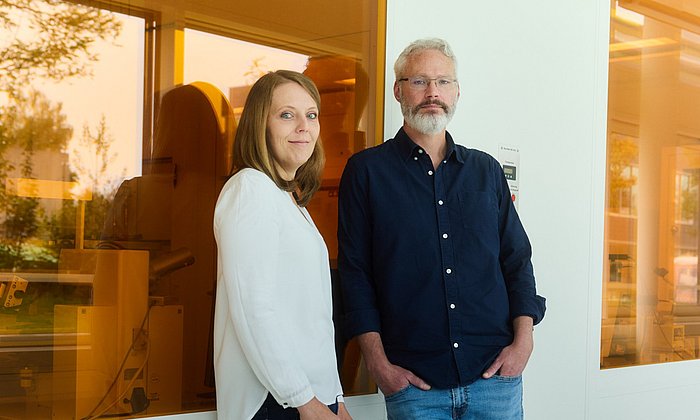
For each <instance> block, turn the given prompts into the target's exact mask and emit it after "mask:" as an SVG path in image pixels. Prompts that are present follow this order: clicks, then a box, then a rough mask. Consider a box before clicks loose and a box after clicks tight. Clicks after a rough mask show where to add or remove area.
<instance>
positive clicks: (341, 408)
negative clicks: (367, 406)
mask: <svg viewBox="0 0 700 420" xmlns="http://www.w3.org/2000/svg"><path fill="white" fill-rule="evenodd" d="M338 418H339V419H341V420H352V417H350V413H348V410H347V409H346V408H345V404H344V403H338Z"/></svg>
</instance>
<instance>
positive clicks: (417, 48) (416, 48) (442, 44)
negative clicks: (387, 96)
mask: <svg viewBox="0 0 700 420" xmlns="http://www.w3.org/2000/svg"><path fill="white" fill-rule="evenodd" d="M425 50H438V51H440V52H441V53H443V54H445V56H446V57H447V58H449V59H450V60H452V64H454V66H455V73H457V57H455V54H454V53H453V52H452V48H450V44H448V43H447V41H445V40H444V39H440V38H423V39H417V40H415V41H413V42H411V43H410V44H409V45H408V47H406V48H404V50H403V51H402V52H401V54H399V57H398V58H397V59H396V62H395V63H394V75H395V76H396V79H399V78H400V77H402V76H403V75H402V74H401V73H403V70H404V68H405V67H406V62H407V61H408V57H410V56H412V55H413V54H417V53H419V52H422V51H425Z"/></svg>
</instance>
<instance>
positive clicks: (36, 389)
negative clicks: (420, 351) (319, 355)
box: [0, 0, 384, 418]
mask: <svg viewBox="0 0 700 420" xmlns="http://www.w3.org/2000/svg"><path fill="white" fill-rule="evenodd" d="M25 3H26V2H25ZM25 3H22V4H21V5H20V3H19V2H13V1H9V2H5V3H3V4H2V5H0V15H3V14H4V13H7V16H10V17H11V18H10V19H9V20H0V32H2V37H0V40H2V41H0V54H1V56H2V60H1V61H0V76H1V77H0V108H1V109H0V409H1V410H2V412H3V415H6V416H9V417H22V418H51V417H53V418H84V417H89V418H97V417H99V416H128V415H138V416H149V415H159V414H166V413H178V412H186V411H193V410H195V411H196V410H212V409H214V408H215V384H214V378H213V364H212V360H211V354H212V349H211V347H210V342H211V320H212V308H213V293H214V289H215V281H216V278H215V275H216V260H215V255H216V254H215V246H214V238H213V233H212V232H211V230H210V229H203V228H202V226H211V211H212V210H213V206H214V203H215V200H216V197H217V196H218V191H219V189H220V187H221V186H222V185H223V182H224V181H225V180H226V176H227V175H228V170H229V169H230V146H231V141H232V139H233V132H234V130H235V125H236V119H237V117H238V115H239V113H240V109H241V107H242V106H243V101H244V99H245V95H246V94H247V91H248V89H249V88H250V85H252V83H254V81H255V80H256V79H257V77H259V76H260V75H261V74H262V73H264V72H265V71H268V70H274V69H276V68H282V67H284V68H291V69H295V70H298V71H303V72H305V73H306V74H308V75H309V76H310V77H311V78H312V79H313V80H314V81H315V82H316V84H317V85H318V87H319V90H320V92H321V94H322V103H323V109H322V113H321V125H322V133H321V136H322V139H323V141H324V147H325V150H326V153H327V162H328V163H327V166H326V168H325V172H324V175H323V186H322V188H321V190H320V191H319V193H317V195H316V196H315V197H314V200H313V201H312V203H311V204H310V205H309V210H310V212H311V213H312V214H313V217H314V220H315V221H316V223H317V225H318V227H319V229H320V230H321V233H322V234H323V235H324V238H325V240H326V242H327V244H328V247H329V253H330V256H331V260H332V261H331V265H332V266H333V265H334V263H335V258H336V255H337V244H336V239H335V230H336V220H335V219H336V214H337V186H338V181H339V177H340V173H341V172H342V169H343V167H344V165H345V162H346V161H347V159H348V157H349V156H350V154H352V153H354V152H356V151H358V150H361V149H363V148H365V147H367V146H369V145H372V144H374V143H376V142H378V141H381V139H382V133H381V130H380V129H379V128H378V127H381V125H382V124H381V113H380V112H381V111H380V110H381V109H382V108H383V105H382V103H381V101H382V100H383V99H382V98H383V86H382V83H383V80H382V79H381V77H382V75H383V68H380V67H379V66H383V50H382V48H383V47H381V46H382V45H383V36H384V33H383V31H384V29H383V21H382V19H383V18H382V16H383V9H384V3H383V2H372V1H369V0H362V1H360V2H356V1H340V2H335V3H333V5H330V6H329V5H324V7H323V8H321V9H318V10H316V9H313V8H314V6H315V3H313V2H309V1H306V0H304V1H302V2H301V3H300V2H297V3H294V4H293V5H291V6H290V5H289V4H288V3H287V2H281V1H276V0H275V1H271V2H267V3H266V6H265V7H264V8H261V7H259V3H256V2H236V3H231V2H226V1H214V2H206V4H202V3H201V2H190V3H188V4H187V5H186V6H182V5H178V7H172V5H171V4H170V2H168V1H151V2H148V3H147V5H148V9H145V8H140V7H136V6H133V5H131V4H128V3H121V2H118V1H115V2H112V1H109V2H100V3H92V2H88V3H87V4H88V5H85V3H84V2H80V3H73V2H60V1H59V2H55V1H44V0H34V1H30V2H28V4H29V7H28V8H26V9H25V8H23V7H24V5H25ZM98 4H99V8H98ZM309 10H313V11H312V12H309ZM61 19H63V20H61ZM32 22H34V24H32ZM49 22H57V24H56V25H52V24H50V23H49ZM42 41H45V42H44V43H43V44H42ZM32 54H33V55H32ZM32 56H34V57H39V59H37V60H33V61H29V60H27V57H32ZM212 162H215V164H213V165H212ZM339 354H340V355H344V357H343V361H344V363H343V364H342V366H341V372H342V377H343V382H344V386H345V389H346V391H347V393H348V394H353V393H366V392H374V391H375V390H376V387H375V386H374V384H373V383H372V382H371V381H370V380H369V379H368V377H367V374H366V372H365V371H364V369H362V368H361V366H362V364H361V363H360V357H359V352H358V350H357V346H356V345H355V344H354V343H352V344H350V345H349V346H347V347H346V346H345V345H342V346H339Z"/></svg>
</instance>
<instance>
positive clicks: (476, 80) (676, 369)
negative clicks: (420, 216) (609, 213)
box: [385, 0, 700, 420]
mask: <svg viewBox="0 0 700 420" xmlns="http://www.w3.org/2000/svg"><path fill="white" fill-rule="evenodd" d="M609 8H610V3H609V2H608V1H591V0H539V1H537V2H522V1H515V0H510V1H501V2H465V1H461V0H449V1H440V2H432V3H431V2H425V1H418V0H388V9H387V15H388V22H387V71H386V78H387V90H386V120H385V136H389V137H390V136H393V134H394V133H395V132H396V130H397V129H398V127H399V126H400V125H401V122H402V118H401V113H400V109H399V107H398V105H397V104H396V102H395V100H394V98H393V94H392V92H391V82H392V81H393V80H394V76H393V70H392V65H393V61H394V60H395V58H396V56H397V55H398V54H399V53H400V51H401V50H402V49H403V48H404V47H405V46H406V45H407V44H408V43H409V42H410V41H412V40H414V39H416V38H420V37H432V36H437V37H441V38H445V39H447V40H448V41H449V42H450V44H451V45H452V47H453V49H454V50H455V53H456V54H457V57H458V59H459V74H458V77H459V80H460V86H461V93H462V95H461V99H460V103H459V107H458V110H457V114H456V116H455V119H454V120H453V121H452V123H451V124H450V126H449V131H450V132H451V133H452V134H453V136H454V137H455V140H456V141H457V142H458V143H461V144H464V145H465V146H467V147H473V148H477V149H481V150H484V151H486V152H489V153H491V154H492V155H494V156H496V157H497V150H498V149H497V148H498V145H499V144H507V145H514V146H518V147H519V148H520V165H521V167H522V168H521V172H520V175H521V178H520V205H519V212H520V215H521V218H522V219H523V223H524V224H525V228H526V229H527V231H528V233H529V235H530V239H531V241H532V244H533V248H534V265H535V274H536V277H537V281H538V291H539V292H540V294H542V295H544V296H545V297H547V306H548V310H547V314H546V316H545V319H544V321H543V322H542V324H540V326H538V327H536V330H535V352H534V354H533V357H532V359H531V361H530V364H529V366H528V368H527V370H526V372H525V410H526V418H528V419H537V420H550V419H552V420H554V419H557V420H558V419H591V420H599V419H659V418H663V417H664V416H668V414H669V413H671V412H672V413H674V415H675V416H677V418H699V416H700V402H697V401H698V399H697V398H696V397H695V395H697V394H698V393H700V363H699V362H682V363H675V364H664V365H656V366H644V367H637V368H627V369H614V370H608V371H600V369H599V342H600V315H601V310H600V308H601V302H602V300H601V292H602V290H601V289H602V286H601V284H602V280H601V279H602V264H603V222H604V219H603V214H604V196H605V194H604V188H605V184H604V183H605V178H604V174H605V141H606V140H605V134H606V109H607V64H608V62H607V58H608V57H607V43H608V31H609Z"/></svg>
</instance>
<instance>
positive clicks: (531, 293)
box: [338, 39, 545, 420]
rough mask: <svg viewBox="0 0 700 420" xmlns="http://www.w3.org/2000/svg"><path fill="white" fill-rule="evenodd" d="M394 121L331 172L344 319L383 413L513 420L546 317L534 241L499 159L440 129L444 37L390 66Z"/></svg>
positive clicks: (451, 102)
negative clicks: (378, 139) (393, 129)
mask: <svg viewBox="0 0 700 420" xmlns="http://www.w3.org/2000/svg"><path fill="white" fill-rule="evenodd" d="M394 72H395V74H396V81H395V82H394V97H395V98H396V100H397V101H398V102H399V103H400V104H401V111H402V113H403V116H404V124H403V127H402V128H401V129H400V130H399V131H398V133H397V134H396V136H395V137H394V138H393V139H390V140H388V141H386V142H385V143H383V144H382V145H379V146H376V147H373V148H370V149H367V150H365V151H362V152H360V153H357V154H356V155H355V156H353V157H352V158H351V159H350V161H349V162H348V164H347V166H346V168H345V172H344V173H343V177H342V180H341V182H340V193H339V194H340V197H339V200H340V201H339V227H338V239H339V256H338V268H339V272H340V279H341V285H342V290H343V295H344V304H345V317H346V325H345V326H346V328H347V331H348V333H349V336H350V337H353V336H358V341H359V344H360V347H361V349H362V353H363V355H364V358H365V362H366V364H367V368H368V370H369V372H370V374H371V375H372V377H373V378H374V380H375V381H376V382H377V384H378V386H379V388H380V389H381V390H382V392H383V393H384V395H385V398H386V407H387V414H388V417H389V419H400V420H406V419H479V420H482V419H498V420H503V419H521V418H522V382H521V376H520V375H521V373H522V371H523V369H524V368H525V365H526V364H527V361H528V359H529V357H530V354H531V352H532V348H533V337H532V330H533V325H534V324H537V323H538V322H539V321H540V320H541V319H542V317H543V316H544V311H545V305H544V302H545V300H544V298H542V297H540V296H538V295H537V294H536V290H535V280H534V276H533V269H532V263H531V261H530V259H531V247H530V243H529V240H528V238H527V235H526V234H525V231H524V229H523V227H522V225H521V223H520V220H519V218H518V215H517V213H516V211H515V207H514V206H513V203H512V201H511V195H510V192H509V190H508V185H507V182H506V180H505V177H504V175H503V171H502V170H501V167H500V165H499V164H498V162H497V161H496V160H495V159H493V158H492V157H491V156H489V155H487V154H485V153H483V152H479V151H476V150H472V149H467V148H465V147H463V146H459V145H456V144H455V143H454V141H453V139H452V137H451V136H450V134H449V133H447V131H446V126H447V124H448V122H449V121H450V119H451V118H452V116H453V115H454V112H455V106H456V104H457V100H458V98H459V94H460V92H459V83H458V81H457V63H456V59H455V57H454V54H453V53H452V50H451V49H450V47H449V45H448V44H447V43H446V42H445V41H443V40H440V39H422V40H418V41H415V42H413V43H412V44H411V45H409V46H408V47H407V48H406V49H405V50H404V51H403V52H402V53H401V55H400V56H399V57H398V59H397V60H396V63H395V65H394Z"/></svg>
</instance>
